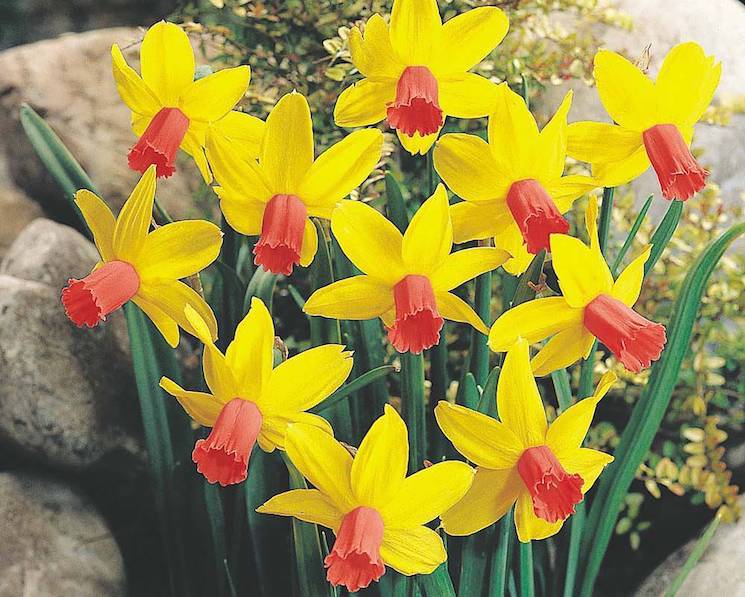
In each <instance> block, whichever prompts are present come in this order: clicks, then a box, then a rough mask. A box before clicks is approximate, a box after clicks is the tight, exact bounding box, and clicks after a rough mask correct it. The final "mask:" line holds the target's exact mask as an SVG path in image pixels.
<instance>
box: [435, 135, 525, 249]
mask: <svg viewBox="0 0 745 597" xmlns="http://www.w3.org/2000/svg"><path fill="white" fill-rule="evenodd" d="M434 164H435V170H437V173H438V174H439V175H440V176H441V177H442V180H443V182H444V183H445V184H446V185H447V186H448V188H449V189H450V190H452V191H453V193H455V194H456V195H458V196H459V197H461V198H463V199H466V200H468V201H475V202H488V203H489V204H490V206H489V209H490V210H491V212H492V215H491V216H490V217H489V220H490V221H491V220H493V219H496V218H499V217H500V216H502V215H503V214H505V213H507V206H506V204H505V203H504V201H497V200H503V199H504V197H506V195H507V191H508V190H509V187H510V181H509V180H508V179H507V178H506V176H505V174H504V173H503V172H502V170H500V169H499V166H498V164H497V163H496V161H495V160H494V157H493V156H492V153H491V151H490V149H489V145H488V144H487V143H486V141H484V140H483V139H481V138H479V137H477V136H476V135H466V134H464V133H449V134H447V135H443V136H442V137H441V138H440V139H439V140H438V141H437V145H436V146H435V151H434ZM486 236H487V237H488V236H492V235H491V234H487V235H486ZM484 238H486V237H484ZM459 242H461V241H459Z"/></svg>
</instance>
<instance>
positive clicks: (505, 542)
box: [487, 508, 515, 597]
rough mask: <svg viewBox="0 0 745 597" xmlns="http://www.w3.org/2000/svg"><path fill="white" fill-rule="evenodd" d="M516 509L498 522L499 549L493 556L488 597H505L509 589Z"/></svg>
mask: <svg viewBox="0 0 745 597" xmlns="http://www.w3.org/2000/svg"><path fill="white" fill-rule="evenodd" d="M513 510H514V508H510V509H509V510H508V511H507V514H505V515H504V516H503V517H502V520H500V521H499V522H497V525H496V528H497V549H496V550H495V551H494V554H493V555H492V561H491V570H490V572H489V584H488V591H487V595H488V596H489V597H503V595H504V594H505V589H506V588H507V576H508V574H509V566H508V561H509V556H510V547H511V546H512V543H513V541H514V539H515V531H514V528H515V524H514V522H513V515H512V512H513Z"/></svg>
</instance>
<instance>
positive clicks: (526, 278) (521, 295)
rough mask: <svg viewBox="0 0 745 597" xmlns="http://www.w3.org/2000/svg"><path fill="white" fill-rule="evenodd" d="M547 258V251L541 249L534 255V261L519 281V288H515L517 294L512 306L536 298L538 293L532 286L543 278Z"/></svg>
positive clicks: (513, 298)
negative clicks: (544, 263)
mask: <svg viewBox="0 0 745 597" xmlns="http://www.w3.org/2000/svg"><path fill="white" fill-rule="evenodd" d="M545 260H546V251H541V252H540V253H538V254H537V255H536V256H535V257H533V261H531V262H530V265H528V269H526V270H525V271H524V272H523V273H522V275H521V276H520V279H519V280H518V282H517V288H516V289H515V295H514V296H513V297H512V303H511V304H510V307H517V306H518V305H521V304H522V303H525V302H527V301H531V300H533V299H534V298H535V294H536V293H535V290H534V289H533V288H532V286H533V285H535V284H538V281H539V280H540V278H541V272H543V262H544V261H545Z"/></svg>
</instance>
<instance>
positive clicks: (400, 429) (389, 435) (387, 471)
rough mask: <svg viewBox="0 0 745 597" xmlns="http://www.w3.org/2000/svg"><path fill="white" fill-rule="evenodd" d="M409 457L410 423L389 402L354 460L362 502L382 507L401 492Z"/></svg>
mask: <svg viewBox="0 0 745 597" xmlns="http://www.w3.org/2000/svg"><path fill="white" fill-rule="evenodd" d="M408 460H409V439H408V435H407V431H406V425H405V424H404V421H403V419H402V418H401V417H400V416H399V414H398V413H397V412H396V410H395V409H394V408H393V407H392V406H391V405H390V404H386V405H385V410H384V412H383V415H382V416H381V417H379V418H378V419H377V420H376V421H375V422H374V423H373V424H372V426H371V427H370V430H369V431H368V432H367V434H366V435H365V437H364V438H363V439H362V443H361V444H360V447H359V449H358V450H357V454H356V455H355V457H354V462H353V463H352V493H353V494H354V497H355V500H356V501H357V502H358V503H360V504H366V505H368V506H371V507H373V508H376V509H378V510H381V509H382V508H383V507H384V506H385V505H386V504H387V503H388V502H390V501H391V499H393V498H394V497H396V495H397V494H398V493H399V491H401V486H402V485H403V482H404V477H406V468H407V466H408Z"/></svg>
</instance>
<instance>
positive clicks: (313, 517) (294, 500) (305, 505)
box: [256, 489, 344, 531]
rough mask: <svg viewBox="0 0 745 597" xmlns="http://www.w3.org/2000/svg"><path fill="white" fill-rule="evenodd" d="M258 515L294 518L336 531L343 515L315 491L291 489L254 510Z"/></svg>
mask: <svg viewBox="0 0 745 597" xmlns="http://www.w3.org/2000/svg"><path fill="white" fill-rule="evenodd" d="M256 511H257V512H258V513H260V514H276V515H278V516H294V517H295V518H297V519H298V520H304V521H305V522H311V523H314V524H320V525H321V526H324V527H327V528H330V529H332V530H333V531H336V530H338V528H339V526H341V521H342V518H343V517H344V513H343V512H340V511H339V510H338V509H337V507H336V506H335V505H334V504H333V503H332V502H331V501H330V500H329V499H328V498H327V497H326V496H325V495H323V494H322V493H321V492H320V491H318V490H317V489H292V490H290V491H285V492H284V493H280V494H279V495H275V496H274V497H273V498H270V499H269V500H267V501H266V502H265V503H263V504H262V505H261V506H259V507H258V508H256Z"/></svg>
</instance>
